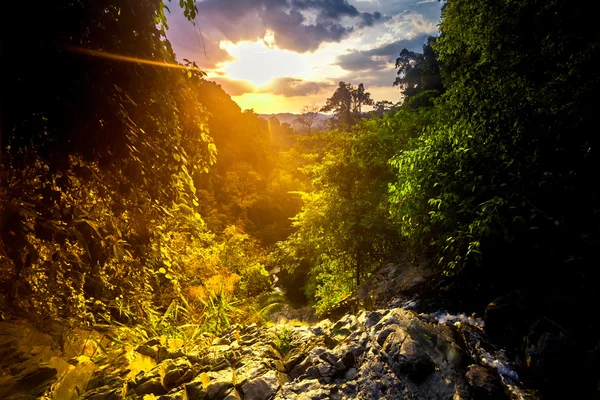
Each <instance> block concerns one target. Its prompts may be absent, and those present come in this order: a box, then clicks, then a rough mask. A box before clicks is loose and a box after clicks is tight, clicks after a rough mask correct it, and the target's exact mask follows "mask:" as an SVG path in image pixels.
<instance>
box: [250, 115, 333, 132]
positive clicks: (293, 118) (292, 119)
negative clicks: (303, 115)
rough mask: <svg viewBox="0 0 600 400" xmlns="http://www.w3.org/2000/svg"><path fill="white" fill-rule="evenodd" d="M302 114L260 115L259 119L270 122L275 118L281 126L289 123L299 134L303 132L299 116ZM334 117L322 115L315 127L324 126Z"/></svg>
mask: <svg viewBox="0 0 600 400" xmlns="http://www.w3.org/2000/svg"><path fill="white" fill-rule="evenodd" d="M299 115H300V114H293V113H278V114H259V117H261V118H264V119H266V120H268V119H269V118H271V117H275V118H277V119H278V120H279V122H280V123H281V124H284V123H286V122H287V123H288V124H290V125H291V126H292V128H293V129H294V130H295V131H297V132H301V131H302V128H303V126H302V124H300V123H299V122H298V116H299ZM331 117H332V115H327V114H320V113H319V116H318V117H317V120H316V121H315V125H314V127H317V126H320V125H323V124H325V123H326V122H327V120H328V119H330V118H331Z"/></svg>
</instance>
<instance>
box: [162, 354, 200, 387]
mask: <svg viewBox="0 0 600 400" xmlns="http://www.w3.org/2000/svg"><path fill="white" fill-rule="evenodd" d="M191 367H192V365H191V364H190V362H189V361H188V360H187V359H186V358H184V357H182V358H178V359H176V360H171V359H168V360H165V361H163V362H162V363H161V364H160V365H159V374H160V381H161V383H162V385H163V386H164V387H165V388H166V389H167V390H168V389H172V388H174V387H177V386H179V385H181V384H182V383H185V382H189V381H191V380H192V378H193V373H191V372H190V373H187V372H188V371H189V370H190V368H191Z"/></svg>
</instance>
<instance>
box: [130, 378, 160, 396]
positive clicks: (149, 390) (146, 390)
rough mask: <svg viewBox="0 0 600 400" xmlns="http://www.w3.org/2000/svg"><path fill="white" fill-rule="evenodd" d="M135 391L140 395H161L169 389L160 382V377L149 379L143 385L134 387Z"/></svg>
mask: <svg viewBox="0 0 600 400" xmlns="http://www.w3.org/2000/svg"><path fill="white" fill-rule="evenodd" d="M133 391H134V392H135V394H137V395H138V396H143V395H145V394H155V395H159V394H166V393H167V389H165V387H164V386H163V385H162V384H161V383H160V379H159V378H153V379H149V380H147V381H145V382H144V383H142V384H141V385H139V386H136V387H135V388H133Z"/></svg>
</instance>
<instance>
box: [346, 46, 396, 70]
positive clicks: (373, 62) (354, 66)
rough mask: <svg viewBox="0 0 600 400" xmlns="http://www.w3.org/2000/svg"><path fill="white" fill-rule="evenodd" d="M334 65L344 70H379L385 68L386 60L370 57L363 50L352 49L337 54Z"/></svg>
mask: <svg viewBox="0 0 600 400" xmlns="http://www.w3.org/2000/svg"><path fill="white" fill-rule="evenodd" d="M336 65H339V66H340V67H342V68H343V69H345V70H346V71H365V70H380V69H383V68H385V65H386V61H384V60H382V59H381V58H378V57H375V58H374V57H372V56H370V55H368V54H366V53H365V52H364V51H357V50H354V51H352V52H350V53H348V54H343V55H341V56H338V58H337V62H336Z"/></svg>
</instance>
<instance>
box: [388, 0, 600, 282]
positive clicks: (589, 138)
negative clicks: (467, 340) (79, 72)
mask: <svg viewBox="0 0 600 400" xmlns="http://www.w3.org/2000/svg"><path fill="white" fill-rule="evenodd" d="M559 15H560V17H559ZM591 18H592V17H591V16H588V15H587V14H586V12H585V11H584V10H583V8H582V7H581V6H580V5H573V4H571V3H567V2H564V1H552V2H544V3H543V4H542V3H541V2H538V1H524V2H520V3H519V4H513V3H511V2H491V1H486V0H481V1H469V2H467V1H460V0H455V1H449V2H447V3H446V5H445V7H444V12H443V21H442V23H441V26H440V28H441V33H442V34H441V36H440V38H439V39H438V40H437V41H436V42H435V44H433V46H432V47H433V49H434V50H435V51H436V52H437V53H438V54H439V60H440V62H441V65H442V76H443V78H444V86H445V87H446V89H447V90H446V93H445V95H444V96H443V97H442V98H441V101H440V102H439V104H438V111H437V115H438V116H437V118H436V122H435V123H434V124H432V125H431V126H430V127H429V128H428V129H427V131H426V133H425V134H424V135H423V136H422V137H420V138H417V139H415V140H413V141H412V142H411V143H410V146H409V147H408V149H407V150H405V151H402V152H400V153H399V154H398V155H397V156H395V157H394V158H393V159H392V160H391V165H392V166H393V167H394V168H395V169H396V170H397V182H396V183H394V185H393V186H392V187H391V190H392V197H391V201H392V211H393V213H394V215H395V217H396V219H397V220H398V221H401V224H402V228H401V230H402V233H403V234H404V235H406V236H407V237H408V238H410V239H411V241H412V242H413V243H418V244H420V245H421V246H422V247H424V246H427V247H428V248H429V249H430V250H432V251H434V252H437V253H438V254H439V261H440V263H441V265H442V266H444V267H445V268H446V271H447V272H452V271H456V270H459V269H460V268H461V267H463V266H466V265H469V264H470V263H479V264H484V265H488V266H498V269H497V270H493V269H489V273H490V276H492V273H494V274H493V276H497V275H499V273H500V269H499V267H500V265H502V268H503V269H506V268H507V263H508V265H511V266H513V267H514V268H515V270H519V271H521V274H522V275H523V279H525V278H526V279H530V278H531V279H535V278H534V277H535V276H536V274H538V273H539V269H538V268H535V265H536V264H537V265H544V264H547V265H548V266H553V268H557V267H558V266H559V265H561V264H562V263H563V262H567V263H568V262H574V261H575V262H578V263H576V264H574V265H579V266H581V267H583V265H585V262H583V261H584V260H585V259H589V257H590V254H591V253H590V250H591V248H592V247H593V243H597V238H598V231H597V226H598V224H597V223H598V221H597V215H598V207H597V204H595V200H594V199H597V196H598V194H597V189H596V187H595V186H594V185H589V182H591V181H592V180H593V179H594V178H593V176H592V175H591V174H592V171H595V170H597V167H598V165H597V164H598V161H599V159H598V157H597V156H596V150H595V149H596V147H597V145H598V143H597V137H596V135H593V134H592V132H593V131H594V130H595V127H594V125H595V121H594V120H595V118H594V114H595V111H594V110H595V109H596V107H597V98H598V97H597V96H596V94H595V93H596V92H597V90H598V83H599V80H598V78H597V75H596V74H591V73H590V71H591V68H592V65H594V63H596V62H597V60H598V59H599V57H600V53H599V52H598V49H599V48H600V47H598V43H599V41H600V34H599V31H598V29H597V28H596V27H595V25H594V23H593V22H592V20H591ZM566 32H568V34H565V33H566ZM510 258H513V259H512V260H510ZM509 260H510V261H509ZM542 260H543V261H542ZM525 271H527V274H523V273H524V272H525ZM572 271H573V272H574V271H575V270H572ZM504 272H505V274H506V275H507V276H510V274H509V273H508V272H507V271H504ZM580 273H583V274H582V275H580V276H586V275H588V274H589V273H590V272H589V271H587V272H583V271H580ZM552 275H554V274H548V275H546V277H547V278H546V279H550V277H551V276H552ZM569 279H570V278H569ZM561 284H564V282H563V283H561ZM581 284H583V283H581ZM578 285H579V284H578ZM538 286H539V283H538ZM540 287H542V286H540Z"/></svg>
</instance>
